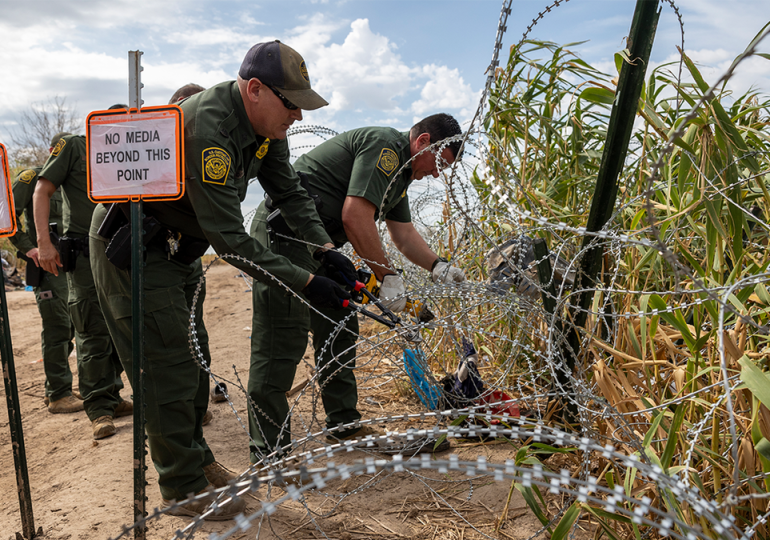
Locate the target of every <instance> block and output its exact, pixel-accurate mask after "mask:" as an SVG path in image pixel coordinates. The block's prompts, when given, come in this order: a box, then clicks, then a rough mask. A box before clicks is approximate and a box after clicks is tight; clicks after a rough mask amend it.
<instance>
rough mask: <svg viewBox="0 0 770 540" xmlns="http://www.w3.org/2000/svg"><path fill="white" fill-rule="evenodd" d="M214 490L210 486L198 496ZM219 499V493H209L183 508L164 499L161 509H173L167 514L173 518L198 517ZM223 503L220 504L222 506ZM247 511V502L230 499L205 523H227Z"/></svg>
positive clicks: (208, 516)
mask: <svg viewBox="0 0 770 540" xmlns="http://www.w3.org/2000/svg"><path fill="white" fill-rule="evenodd" d="M213 489H214V486H212V485H211V484H209V485H208V486H206V487H205V488H203V489H202V490H200V491H199V492H198V493H196V495H200V494H201V493H204V492H207V491H211V490H213ZM216 497H217V493H209V494H208V495H207V496H206V497H203V498H200V499H196V500H194V501H191V502H189V503H187V504H185V505H182V506H175V505H176V501H174V500H171V501H168V500H166V499H163V502H162V503H161V509H164V510H165V509H166V508H171V510H169V511H168V512H167V514H170V515H172V516H185V517H193V518H194V517H198V516H200V515H201V514H202V513H203V512H205V511H206V510H207V509H208V507H209V505H210V504H211V503H212V502H214V500H215V499H216ZM223 498H224V499H227V498H228V497H227V496H224V497H223ZM221 504H222V503H221V502H220V505H221ZM245 509H246V501H244V500H243V499H230V502H228V503H227V504H225V505H224V506H220V508H219V509H218V510H217V511H216V512H212V513H211V514H209V515H207V516H206V517H204V518H203V519H204V521H226V520H228V519H233V518H234V517H235V516H237V515H238V514H240V513H242V512H243V511H244V510H245Z"/></svg>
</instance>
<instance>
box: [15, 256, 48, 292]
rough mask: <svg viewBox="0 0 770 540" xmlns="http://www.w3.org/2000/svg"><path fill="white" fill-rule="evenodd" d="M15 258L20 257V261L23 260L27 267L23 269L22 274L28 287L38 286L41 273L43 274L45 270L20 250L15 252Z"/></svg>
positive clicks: (41, 278) (40, 280)
mask: <svg viewBox="0 0 770 540" xmlns="http://www.w3.org/2000/svg"><path fill="white" fill-rule="evenodd" d="M16 258H17V259H21V260H22V261H25V262H26V263H27V269H26V271H25V272H26V275H25V276H24V283H26V284H27V285H29V286H30V287H40V284H41V283H42V282H43V275H44V274H45V270H43V269H42V268H40V267H39V266H38V265H36V264H35V261H33V260H32V259H30V258H29V257H27V256H26V255H25V254H24V253H22V252H21V251H17V252H16Z"/></svg>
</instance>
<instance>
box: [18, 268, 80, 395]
mask: <svg viewBox="0 0 770 540" xmlns="http://www.w3.org/2000/svg"><path fill="white" fill-rule="evenodd" d="M29 264H34V263H29ZM68 294H69V293H68V287H67V278H66V277H65V276H64V274H62V273H60V274H59V275H58V276H55V275H53V274H51V273H48V272H44V273H43V279H42V280H41V282H40V285H39V286H37V287H35V300H37V310H38V311H39V312H40V318H41V319H43V331H42V332H41V333H40V343H41V345H42V349H43V370H44V371H45V395H46V397H47V398H48V399H49V400H50V401H51V402H54V401H56V400H57V399H62V398H65V397H67V396H69V395H72V371H71V370H70V364H69V356H70V353H72V349H73V347H74V345H73V344H72V338H73V337H74V335H75V334H74V332H75V330H74V328H73V327H72V321H71V320H70V314H69V310H68V309H67V298H68Z"/></svg>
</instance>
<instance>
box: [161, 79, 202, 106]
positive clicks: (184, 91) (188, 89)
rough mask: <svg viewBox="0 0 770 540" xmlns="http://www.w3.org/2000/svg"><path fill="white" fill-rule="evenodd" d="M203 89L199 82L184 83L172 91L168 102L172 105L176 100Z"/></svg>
mask: <svg viewBox="0 0 770 540" xmlns="http://www.w3.org/2000/svg"><path fill="white" fill-rule="evenodd" d="M204 90H205V88H203V87H202V86H201V85H199V84H195V83H190V84H186V85H184V86H183V87H182V88H180V89H179V90H177V91H176V92H174V95H173V96H171V99H170V100H168V104H169V105H173V104H174V103H176V102H177V101H181V100H183V99H185V98H188V97H190V96H194V95H195V94H197V93H198V92H203V91H204Z"/></svg>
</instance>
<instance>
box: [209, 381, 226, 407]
mask: <svg viewBox="0 0 770 540" xmlns="http://www.w3.org/2000/svg"><path fill="white" fill-rule="evenodd" d="M225 394H227V385H226V384H225V383H223V382H221V383H219V384H215V385H214V386H213V387H212V388H211V401H213V402H214V403H221V402H222V401H227V396H226V395H225Z"/></svg>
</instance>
